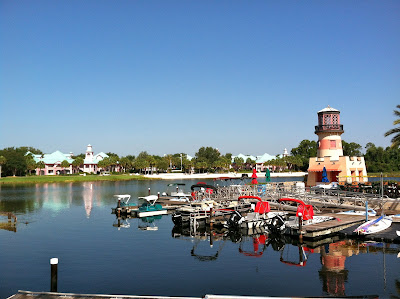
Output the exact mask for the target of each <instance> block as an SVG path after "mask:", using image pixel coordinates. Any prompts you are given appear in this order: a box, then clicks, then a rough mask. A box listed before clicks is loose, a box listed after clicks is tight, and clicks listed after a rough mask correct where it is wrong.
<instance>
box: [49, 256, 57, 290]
mask: <svg viewBox="0 0 400 299" xmlns="http://www.w3.org/2000/svg"><path fill="white" fill-rule="evenodd" d="M50 265H51V275H50V292H57V266H58V258H56V257H53V258H52V259H50Z"/></svg>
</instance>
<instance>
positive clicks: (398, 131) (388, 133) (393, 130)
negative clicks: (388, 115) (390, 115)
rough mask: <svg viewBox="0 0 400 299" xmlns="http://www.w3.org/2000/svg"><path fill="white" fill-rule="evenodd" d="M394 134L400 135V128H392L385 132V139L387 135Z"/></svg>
mask: <svg viewBox="0 0 400 299" xmlns="http://www.w3.org/2000/svg"><path fill="white" fill-rule="evenodd" d="M396 133H400V127H398V128H394V129H390V130H389V131H387V132H386V133H385V137H388V136H389V135H392V134H396Z"/></svg>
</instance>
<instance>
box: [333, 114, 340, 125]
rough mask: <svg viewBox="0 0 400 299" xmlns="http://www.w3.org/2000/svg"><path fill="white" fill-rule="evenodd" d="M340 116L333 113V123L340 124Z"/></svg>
mask: <svg viewBox="0 0 400 299" xmlns="http://www.w3.org/2000/svg"><path fill="white" fill-rule="evenodd" d="M338 120H339V118H338V115H337V114H334V115H332V123H333V124H338V123H339V121H338Z"/></svg>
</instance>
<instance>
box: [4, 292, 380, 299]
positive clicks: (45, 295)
mask: <svg viewBox="0 0 400 299" xmlns="http://www.w3.org/2000/svg"><path fill="white" fill-rule="evenodd" d="M250 298H254V299H269V298H274V299H277V298H281V297H264V296H235V295H205V296H204V297H165V296H133V295H103V294H98V295H95V294H73V293H54V292H53V293H52V292H30V291H18V293H17V294H15V295H12V296H11V297H9V298H7V299H250ZM284 298H286V299H290V298H297V297H284ZM363 298H365V297H363ZM371 298H376V296H374V297H371Z"/></svg>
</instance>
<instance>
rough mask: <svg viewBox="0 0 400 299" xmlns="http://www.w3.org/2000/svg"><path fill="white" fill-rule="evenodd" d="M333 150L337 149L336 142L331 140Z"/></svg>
mask: <svg viewBox="0 0 400 299" xmlns="http://www.w3.org/2000/svg"><path fill="white" fill-rule="evenodd" d="M331 148H336V140H331Z"/></svg>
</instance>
